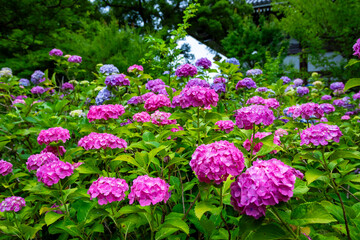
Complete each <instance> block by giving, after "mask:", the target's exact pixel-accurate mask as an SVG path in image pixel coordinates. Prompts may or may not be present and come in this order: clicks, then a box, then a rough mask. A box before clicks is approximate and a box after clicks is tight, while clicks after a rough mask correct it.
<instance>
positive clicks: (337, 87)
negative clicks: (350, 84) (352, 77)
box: [330, 82, 345, 91]
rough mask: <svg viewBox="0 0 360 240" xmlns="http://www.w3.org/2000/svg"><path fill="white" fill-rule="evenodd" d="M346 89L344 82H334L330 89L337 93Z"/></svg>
mask: <svg viewBox="0 0 360 240" xmlns="http://www.w3.org/2000/svg"><path fill="white" fill-rule="evenodd" d="M344 88H345V85H344V83H342V82H334V83H332V84H330V89H331V90H333V91H335V90H340V91H341V90H344Z"/></svg>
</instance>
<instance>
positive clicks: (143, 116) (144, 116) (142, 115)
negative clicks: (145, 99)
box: [133, 112, 150, 123]
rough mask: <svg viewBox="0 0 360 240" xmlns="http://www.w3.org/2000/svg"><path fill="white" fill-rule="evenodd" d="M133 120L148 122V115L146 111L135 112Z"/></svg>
mask: <svg viewBox="0 0 360 240" xmlns="http://www.w3.org/2000/svg"><path fill="white" fill-rule="evenodd" d="M133 120H134V121H135V122H142V123H144V122H150V115H149V114H148V113H147V112H141V113H135V114H134V116H133Z"/></svg>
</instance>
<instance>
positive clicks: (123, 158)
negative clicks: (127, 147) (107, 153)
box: [111, 154, 141, 167]
mask: <svg viewBox="0 0 360 240" xmlns="http://www.w3.org/2000/svg"><path fill="white" fill-rule="evenodd" d="M114 161H122V162H127V163H130V164H132V165H135V166H137V167H141V166H140V165H139V163H138V162H136V161H135V159H134V158H133V157H131V156H129V155H126V154H123V155H120V156H117V157H116V158H115V159H114V160H112V161H111V162H114Z"/></svg>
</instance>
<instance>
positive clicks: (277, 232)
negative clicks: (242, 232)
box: [250, 223, 288, 240]
mask: <svg viewBox="0 0 360 240" xmlns="http://www.w3.org/2000/svg"><path fill="white" fill-rule="evenodd" d="M250 239H254V240H255V239H266V240H273V239H288V237H287V234H286V233H285V231H284V230H283V229H282V228H281V227H280V226H279V225H277V224H275V223H272V224H267V225H263V226H261V227H260V228H258V229H257V230H256V232H255V233H254V234H253V235H251V237H250Z"/></svg>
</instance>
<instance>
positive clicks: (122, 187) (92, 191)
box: [87, 177, 129, 205]
mask: <svg viewBox="0 0 360 240" xmlns="http://www.w3.org/2000/svg"><path fill="white" fill-rule="evenodd" d="M128 190H129V185H128V184H127V183H126V181H125V180H124V179H121V178H114V177H100V178H99V179H98V180H96V181H94V182H93V183H92V184H91V186H90V188H89V190H88V192H87V193H88V194H89V195H90V200H92V199H94V198H97V199H98V203H99V204H100V205H104V204H108V203H112V202H115V201H122V200H124V199H125V192H126V191H128Z"/></svg>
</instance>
